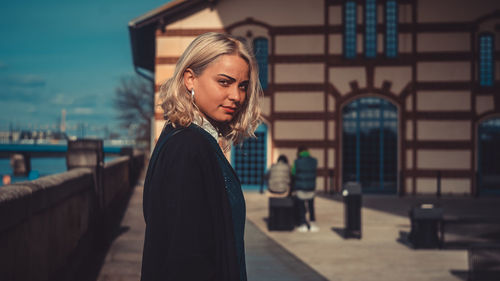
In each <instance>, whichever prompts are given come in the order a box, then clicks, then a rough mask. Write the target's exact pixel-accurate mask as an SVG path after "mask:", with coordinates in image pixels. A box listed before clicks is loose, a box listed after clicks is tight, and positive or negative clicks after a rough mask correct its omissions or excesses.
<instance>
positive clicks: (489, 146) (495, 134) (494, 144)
mask: <svg viewBox="0 0 500 281" xmlns="http://www.w3.org/2000/svg"><path fill="white" fill-rule="evenodd" d="M498 147H500V118H493V119H489V120H487V121H484V122H482V123H481V124H479V128H478V147H477V150H478V165H477V172H478V176H477V183H478V185H477V186H478V188H479V192H480V193H486V194H487V193H496V194H500V165H498V159H500V150H499V149H498Z"/></svg>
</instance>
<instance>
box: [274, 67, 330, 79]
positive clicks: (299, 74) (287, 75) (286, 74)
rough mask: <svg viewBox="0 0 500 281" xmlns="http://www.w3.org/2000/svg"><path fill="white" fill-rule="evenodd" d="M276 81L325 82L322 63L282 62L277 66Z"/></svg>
mask: <svg viewBox="0 0 500 281" xmlns="http://www.w3.org/2000/svg"><path fill="white" fill-rule="evenodd" d="M275 73H276V74H275V75H276V77H275V82H276V83H301V82H302V83H323V82H324V76H325V74H324V64H322V63H301V64H297V63H290V64H287V63H281V64H276V66H275Z"/></svg>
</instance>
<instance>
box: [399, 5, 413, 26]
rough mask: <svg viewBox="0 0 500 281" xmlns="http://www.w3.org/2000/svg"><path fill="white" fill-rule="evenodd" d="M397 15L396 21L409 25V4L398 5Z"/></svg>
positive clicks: (410, 11) (410, 13)
mask: <svg viewBox="0 0 500 281" xmlns="http://www.w3.org/2000/svg"><path fill="white" fill-rule="evenodd" d="M398 9H399V14H398V19H399V22H400V23H411V22H412V8H411V4H404V5H403V4H400V5H398Z"/></svg>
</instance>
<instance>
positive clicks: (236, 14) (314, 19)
mask: <svg viewBox="0 0 500 281" xmlns="http://www.w3.org/2000/svg"><path fill="white" fill-rule="evenodd" d="M323 6H324V2H323V1H322V0H308V1H302V0H277V1H269V0H252V1H247V0H220V1H218V3H217V5H216V7H215V10H216V11H217V12H219V14H220V18H221V21H222V22H223V23H225V25H227V24H231V23H234V22H237V21H240V20H242V19H245V18H248V17H252V18H254V19H255V20H259V21H262V22H266V23H270V24H273V25H318V24H323V22H324V16H323ZM284 7H286V8H284Z"/></svg>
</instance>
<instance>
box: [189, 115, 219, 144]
mask: <svg viewBox="0 0 500 281" xmlns="http://www.w3.org/2000/svg"><path fill="white" fill-rule="evenodd" d="M201 118H202V119H201V122H200V121H198V120H197V119H195V120H193V123H194V124H196V125H198V126H199V127H200V128H202V129H203V130H205V131H207V133H209V134H210V135H211V136H212V137H213V138H214V139H215V141H218V140H219V132H218V131H217V129H216V128H215V127H214V126H213V125H212V123H210V122H209V121H208V120H207V119H205V118H203V117H201Z"/></svg>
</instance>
